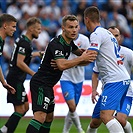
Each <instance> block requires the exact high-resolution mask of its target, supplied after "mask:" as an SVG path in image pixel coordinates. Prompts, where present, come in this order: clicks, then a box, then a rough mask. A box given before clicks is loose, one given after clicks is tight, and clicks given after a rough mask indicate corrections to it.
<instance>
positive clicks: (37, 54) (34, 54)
mask: <svg viewBox="0 0 133 133" xmlns="http://www.w3.org/2000/svg"><path fill="white" fill-rule="evenodd" d="M43 54H44V51H36V52H32V57H37V56H38V57H40V58H42V56H43Z"/></svg>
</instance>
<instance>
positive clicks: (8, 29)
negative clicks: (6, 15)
mask: <svg viewBox="0 0 133 133" xmlns="http://www.w3.org/2000/svg"><path fill="white" fill-rule="evenodd" d="M15 31H16V22H8V23H6V24H5V33H6V35H7V36H13V33H14V32H15Z"/></svg>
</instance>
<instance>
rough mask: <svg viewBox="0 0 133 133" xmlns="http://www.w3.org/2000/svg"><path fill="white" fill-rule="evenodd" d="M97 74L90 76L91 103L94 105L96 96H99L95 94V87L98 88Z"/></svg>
mask: <svg viewBox="0 0 133 133" xmlns="http://www.w3.org/2000/svg"><path fill="white" fill-rule="evenodd" d="M98 82H99V79H98V73H96V72H93V74H92V97H91V98H92V102H93V103H95V102H97V99H96V96H97V95H98V96H99V93H98V92H97V87H98Z"/></svg>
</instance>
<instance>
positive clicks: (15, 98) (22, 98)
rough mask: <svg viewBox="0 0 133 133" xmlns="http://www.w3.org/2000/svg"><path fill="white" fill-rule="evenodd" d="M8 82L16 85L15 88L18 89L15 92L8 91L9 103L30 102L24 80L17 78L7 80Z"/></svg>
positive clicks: (13, 85) (20, 103)
mask: <svg viewBox="0 0 133 133" xmlns="http://www.w3.org/2000/svg"><path fill="white" fill-rule="evenodd" d="M7 83H8V84H9V85H11V86H12V87H14V89H15V90H16V93H15V94H11V93H7V102H8V103H12V104H14V105H22V104H24V103H25V102H28V97H27V94H26V92H25V88H24V86H23V83H22V82H20V81H16V80H15V81H13V80H7Z"/></svg>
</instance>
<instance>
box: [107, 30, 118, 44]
mask: <svg viewBox="0 0 133 133" xmlns="http://www.w3.org/2000/svg"><path fill="white" fill-rule="evenodd" d="M109 31H110V32H111V33H112V34H113V35H114V36H115V38H116V39H117V41H118V43H120V39H121V35H120V32H119V30H118V29H117V28H115V29H111V28H110V29H109Z"/></svg>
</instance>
